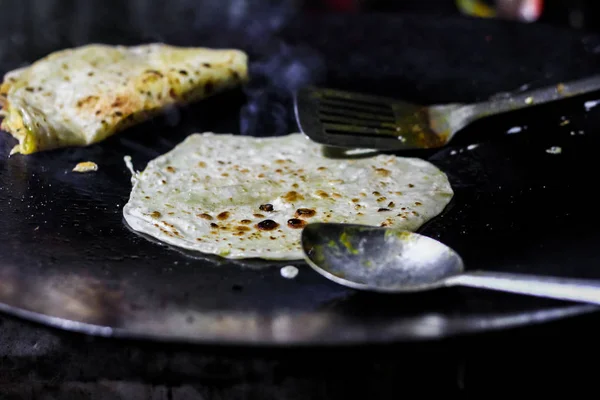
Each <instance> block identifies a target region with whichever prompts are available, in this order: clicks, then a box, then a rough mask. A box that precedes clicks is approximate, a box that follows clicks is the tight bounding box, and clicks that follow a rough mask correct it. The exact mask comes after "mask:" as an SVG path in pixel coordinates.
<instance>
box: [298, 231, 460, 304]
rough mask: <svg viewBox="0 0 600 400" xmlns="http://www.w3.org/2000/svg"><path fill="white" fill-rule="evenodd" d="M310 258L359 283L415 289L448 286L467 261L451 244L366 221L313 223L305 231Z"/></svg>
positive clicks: (325, 271)
mask: <svg viewBox="0 0 600 400" xmlns="http://www.w3.org/2000/svg"><path fill="white" fill-rule="evenodd" d="M302 247H303V249H304V251H305V255H306V257H305V259H306V261H307V262H308V264H309V265H310V266H311V267H312V268H313V269H315V270H316V271H317V272H319V273H320V274H322V275H324V276H325V277H327V278H329V279H331V280H333V281H335V282H337V283H340V284H342V285H345V286H348V287H352V288H355V289H362V290H370V291H376V292H393V293H399V292H415V291H421V290H427V289H435V288H439V287H441V286H445V279H446V278H448V277H451V276H455V275H458V274H461V273H462V272H463V271H464V264H463V261H462V259H461V258H460V256H459V255H458V254H457V253H456V252H455V251H454V250H452V249H451V248H449V247H447V246H446V245H444V244H442V243H440V242H439V241H437V240H434V239H431V238H429V237H427V236H423V235H419V234H417V233H413V232H407V231H401V230H393V229H381V228H376V227H369V226H363V225H351V224H331V223H315V224H309V225H307V226H306V227H305V228H304V231H303V233H302Z"/></svg>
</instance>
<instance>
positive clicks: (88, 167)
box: [73, 161, 98, 172]
mask: <svg viewBox="0 0 600 400" xmlns="http://www.w3.org/2000/svg"><path fill="white" fill-rule="evenodd" d="M91 171H98V164H96V163H95V162H92V161H83V162H80V163H78V164H77V165H76V166H75V167H74V168H73V172H91Z"/></svg>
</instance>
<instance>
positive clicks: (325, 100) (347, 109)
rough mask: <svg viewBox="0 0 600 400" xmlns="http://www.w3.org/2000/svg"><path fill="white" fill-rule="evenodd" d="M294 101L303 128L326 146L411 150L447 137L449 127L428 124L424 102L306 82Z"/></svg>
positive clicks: (443, 141) (297, 116)
mask: <svg viewBox="0 0 600 400" xmlns="http://www.w3.org/2000/svg"><path fill="white" fill-rule="evenodd" d="M295 105H296V119H297V121H298V124H299V125H300V129H301V130H302V132H304V133H305V134H306V135H307V136H308V137H309V138H311V139H312V140H314V141H315V142H317V143H321V144H324V145H328V146H334V147H346V148H373V149H387V150H409V149H424V148H432V147H439V146H443V145H444V144H445V143H446V141H447V138H446V137H445V136H446V135H447V133H446V132H444V131H447V130H448V127H447V126H446V124H440V123H439V122H438V123H437V125H438V127H434V126H432V125H433V124H432V116H431V115H430V113H429V108H428V107H424V106H420V105H417V104H412V103H408V102H401V101H398V100H396V99H390V98H386V97H381V96H372V95H365V94H360V93H352V92H346V91H341V90H335V89H327V88H315V87H306V88H303V89H301V90H299V91H298V92H297V93H296V99H295ZM446 107H450V106H446ZM456 107H457V106H452V108H456ZM433 122H435V121H433ZM436 128H437V129H436Z"/></svg>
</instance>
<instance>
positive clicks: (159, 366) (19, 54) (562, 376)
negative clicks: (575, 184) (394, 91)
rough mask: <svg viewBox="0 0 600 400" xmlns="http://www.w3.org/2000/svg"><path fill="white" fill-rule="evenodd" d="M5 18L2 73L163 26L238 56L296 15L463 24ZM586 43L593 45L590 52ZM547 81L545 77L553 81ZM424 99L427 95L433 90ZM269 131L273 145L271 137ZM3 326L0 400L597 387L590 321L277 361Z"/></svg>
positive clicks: (588, 5) (273, 15)
mask: <svg viewBox="0 0 600 400" xmlns="http://www.w3.org/2000/svg"><path fill="white" fill-rule="evenodd" d="M338 3H339V2H338ZM338 3H336V4H338ZM546 3H547V5H548V7H547V8H546V9H545V14H544V15H543V16H542V18H541V19H540V21H539V22H537V23H544V24H549V25H555V26H561V27H567V28H568V27H571V28H573V29H580V30H585V31H589V32H595V31H596V30H598V25H597V17H596V15H597V13H596V12H594V11H593V7H594V6H595V4H597V2H593V1H588V2H575V1H573V2H567V1H563V2H560V1H555V2H546ZM1 4H2V5H3V10H2V12H1V13H0V32H1V35H0V66H2V69H3V71H4V70H7V69H9V68H13V67H16V66H19V65H22V64H23V63H24V60H31V59H35V58H38V57H41V56H43V55H45V54H47V53H48V52H50V51H53V50H56V49H59V48H61V47H62V46H64V45H65V43H68V44H69V45H77V44H84V43H87V42H89V41H91V40H100V39H101V38H103V37H110V38H112V39H111V40H112V41H115V42H116V41H118V42H121V43H133V42H136V41H139V40H162V39H163V38H164V34H163V33H162V32H164V31H163V30H162V29H160V28H159V27H161V26H170V27H172V30H173V31H175V34H174V36H176V37H177V38H178V41H179V42H181V43H183V44H187V43H196V42H200V41H202V40H203V38H202V37H201V36H200V37H199V36H192V35H189V34H187V35H186V33H188V32H190V31H192V30H193V29H192V28H198V27H203V29H205V30H206V31H210V32H222V31H226V30H229V29H238V28H239V27H241V26H243V27H244V29H245V31H246V32H247V37H245V38H236V40H239V41H240V42H243V41H251V40H261V38H265V37H270V36H269V35H270V34H271V33H272V32H275V31H277V30H278V29H280V28H281V27H282V26H284V25H285V24H286V23H287V21H288V19H289V18H292V17H293V16H294V15H296V14H298V13H300V12H302V10H306V11H307V12H312V13H317V12H324V11H326V10H332V9H335V10H338V11H337V12H340V13H346V12H352V13H356V12H367V11H369V12H372V11H375V10H383V11H385V12H386V13H406V12H409V11H414V12H419V13H426V14H431V13H435V14H444V15H458V14H459V12H458V11H457V10H456V8H455V7H454V5H453V3H452V2H450V1H446V2H442V1H410V2H409V1H406V2H402V1H396V2H383V1H373V2H362V3H361V4H360V6H359V7H358V8H351V9H348V8H345V6H342V8H339V4H338V6H336V5H334V4H333V2H332V3H329V4H328V5H324V4H321V5H318V4H314V2H313V4H308V3H302V2H298V1H285V0H284V1H280V2H275V1H257V0H256V1H251V0H232V1H223V0H202V1H181V0H171V1H156V0H155V1H149V0H148V1H144V0H137V1H136V0H132V1H118V0H114V1H101V0H90V1H58V0H30V1H16V0H5V1H3V2H2V3H1ZM425 4H426V5H425ZM571 13H582V14H584V15H585V18H584V19H583V22H581V21H582V19H581V18H575V20H576V21H580V22H579V23H577V24H576V26H573V20H574V19H573V17H569V16H570V15H571ZM306 29H307V31H308V30H310V26H307V27H306ZM132 32H133V33H132ZM341 34H343V32H340V35H341ZM228 39H229V38H228V37H227V36H226V35H223V36H222V37H221V38H220V37H219V35H214V34H213V35H211V40H212V41H213V43H217V44H218V43H219V42H221V43H228V42H229V41H228ZM334 39H335V38H331V40H334ZM264 42H265V43H264V46H269V45H271V43H270V42H269V40H264ZM594 43H598V42H593V41H592V42H591V45H592V46H594ZM464 45H465V46H469V43H465V44H464ZM565 56H568V55H565ZM293 57H298V58H299V59H301V60H303V62H300V63H299V65H300V66H302V65H313V66H315V69H312V70H310V71H306V75H302V74H300V75H299V76H300V78H298V79H299V80H298V84H301V83H302V82H303V79H306V80H308V79H313V78H315V77H318V76H319V73H321V72H322V71H320V70H319V69H318V66H319V64H318V62H315V63H312V61H311V60H312V59H311V57H312V55H311V53H310V52H303V51H302V50H300V51H298V52H296V53H294V54H293ZM518 63H519V61H518V60H515V64H518ZM291 64H293V63H291ZM285 65H289V64H285ZM547 70H548V71H553V69H552V68H551V67H548V68H547ZM527 73H529V74H530V75H531V76H535V74H536V71H531V72H527V71H526V72H524V73H523V74H524V75H527ZM481 82H483V84H487V85H489V86H487V88H486V90H487V91H489V92H494V91H495V90H499V89H501V87H500V85H499V84H498V85H497V86H494V81H493V79H491V78H489V79H488V80H486V79H482V80H480V83H479V85H481V84H482V83H481ZM477 87H478V86H477V84H476V83H472V84H471V83H470V84H469V85H466V86H465V88H464V89H463V92H462V93H463V95H464V96H465V98H466V99H468V98H471V99H472V98H473V97H474V96H476V94H477V93H478V90H477ZM426 89H429V90H431V92H435V85H432V86H429V87H426ZM417 92H418V91H417V90H416V89H415V93H417ZM479 93H481V90H479ZM253 95H256V97H254V99H255V100H256V103H255V104H260V99H261V97H260V95H259V94H256V93H255V94H253ZM277 95H278V93H276V92H275V93H271V94H270V96H277ZM247 112H252V110H247ZM283 114H285V113H284V112H281V114H276V115H283ZM257 118H261V116H260V115H257ZM250 121H252V119H250ZM271 129H272V131H273V132H274V131H276V130H277V129H278V127H277V123H275V126H272V127H271ZM1 321H2V322H1V323H0V398H33V399H45V398H82V399H87V398H110V399H112V398H123V399H138V398H139V399H142V398H156V399H170V398H174V399H183V398H206V399H209V398H210V399H213V398H219V399H220V398H240V399H243V398H252V399H254V398H256V399H288V398H289V399H301V398H302V399H304V398H311V399H321V398H323V399H326V398H347V397H348V396H349V395H352V394H354V395H358V396H360V397H366V398H389V397H399V396H400V395H404V394H405V391H406V390H419V391H420V392H421V393H423V392H433V391H437V390H442V391H444V392H445V393H450V392H455V391H460V390H465V389H466V390H468V389H473V390H482V391H485V392H487V393H489V392H490V391H498V390H501V389H506V390H516V389H517V388H518V387H519V386H520V385H525V386H528V387H529V388H530V389H535V390H538V391H540V390H542V389H553V388H555V387H557V386H562V387H565V386H567V387H569V388H570V389H571V390H576V389H578V388H579V389H581V388H583V387H586V388H591V387H593V386H594V385H595V381H594V379H595V376H594V373H595V369H594V367H593V365H594V363H595V359H596V358H597V355H598V350H597V348H598V346H597V344H596V343H597V339H596V338H597V330H596V329H594V328H595V327H597V326H598V320H597V316H596V315H588V316H582V317H579V318H576V319H573V320H568V321H562V322H556V323H552V324H546V325H542V326H537V327H531V328H522V329H516V330H511V331H508V332H501V333H490V334H485V335H478V336H465V337H459V338H455V339H448V340H442V341H437V342H425V343H421V344H404V345H401V344H399V345H394V346H388V347H379V346H375V347H361V348H352V349H338V350H324V349H312V350H279V351H273V350H268V349H242V348H227V349H217V348H210V347H205V346H204V347H203V346H197V347H193V348H190V347H183V346H176V345H160V346H159V345H155V344H152V343H137V342H121V341H118V342H116V341H111V340H104V339H97V338H89V337H85V336H82V335H76V334H69V333H64V332H61V331H57V330H51V329H47V328H44V327H40V326H37V325H34V324H29V323H25V322H22V321H17V320H14V319H13V318H8V317H6V318H3V319H2V320H1ZM586 363H590V364H591V365H592V367H586V366H585V364H586ZM198 396H201V397H198Z"/></svg>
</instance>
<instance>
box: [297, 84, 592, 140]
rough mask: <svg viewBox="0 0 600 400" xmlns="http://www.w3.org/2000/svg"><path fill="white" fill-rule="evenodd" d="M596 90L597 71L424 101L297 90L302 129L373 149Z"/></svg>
mask: <svg viewBox="0 0 600 400" xmlns="http://www.w3.org/2000/svg"><path fill="white" fill-rule="evenodd" d="M596 90H600V75H595V76H591V77H587V78H583V79H579V80H575V81H571V82H565V83H559V84H556V85H552V86H548V87H544V88H540V89H534V90H530V91H520V92H516V93H501V94H497V95H495V96H492V97H491V98H490V99H489V100H487V101H483V102H479V103H473V104H460V103H452V104H441V105H431V106H424V105H419V104H414V103H410V102H406V101H402V100H398V99H393V98H387V97H380V96H373V95H365V94H361V93H354V92H348V91H342V90H336V89H329V88H316V87H312V86H309V87H305V88H303V89H301V90H299V91H298V92H297V93H296V96H295V99H294V100H295V112H296V120H297V122H298V125H299V127H300V130H301V131H302V132H304V134H305V135H306V136H308V137H309V138H310V139H312V140H313V141H315V142H317V143H320V144H323V145H327V146H332V147H341V148H366V149H375V150H389V151H395V150H413V149H431V148H437V147H442V146H444V145H446V144H447V143H448V142H449V141H450V140H451V139H452V137H453V136H454V135H455V134H456V133H457V132H458V131H460V130H461V129H463V128H464V127H465V126H466V125H468V124H470V123H471V122H473V121H474V120H476V119H479V118H482V117H487V116H491V115H495V114H500V113H505V112H510V111H514V110H518V109H522V108H526V107H531V106H534V105H538V104H543V103H548V102H552V101H556V100H560V99H563V98H566V97H571V96H575V95H581V94H585V93H590V92H593V91H596Z"/></svg>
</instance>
